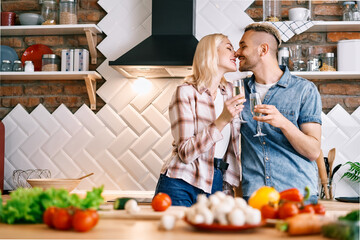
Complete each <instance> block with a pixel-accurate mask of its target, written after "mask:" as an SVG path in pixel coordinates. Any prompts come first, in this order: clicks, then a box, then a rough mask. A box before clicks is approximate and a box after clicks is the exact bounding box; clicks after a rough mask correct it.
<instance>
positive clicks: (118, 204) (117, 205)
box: [114, 198, 132, 210]
mask: <svg viewBox="0 0 360 240" xmlns="http://www.w3.org/2000/svg"><path fill="white" fill-rule="evenodd" d="M130 199H132V198H117V199H116V200H115V202H114V209H115V210H123V209H125V203H126V202H127V201H129V200H130Z"/></svg>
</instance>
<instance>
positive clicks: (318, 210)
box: [313, 203, 326, 215]
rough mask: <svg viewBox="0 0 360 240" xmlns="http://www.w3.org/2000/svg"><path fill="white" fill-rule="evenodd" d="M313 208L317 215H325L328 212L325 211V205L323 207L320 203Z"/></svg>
mask: <svg viewBox="0 0 360 240" xmlns="http://www.w3.org/2000/svg"><path fill="white" fill-rule="evenodd" d="M313 208H314V210H315V213H316V214H320V215H325V212H326V211H325V207H324V205H322V204H320V203H318V204H314V205H313Z"/></svg>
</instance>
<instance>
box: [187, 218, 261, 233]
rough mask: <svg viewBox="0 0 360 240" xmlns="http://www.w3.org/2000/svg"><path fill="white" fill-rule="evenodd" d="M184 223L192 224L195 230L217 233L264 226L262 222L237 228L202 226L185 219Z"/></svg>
mask: <svg viewBox="0 0 360 240" xmlns="http://www.w3.org/2000/svg"><path fill="white" fill-rule="evenodd" d="M184 221H185V222H187V223H188V224H190V225H191V226H193V227H194V228H196V229H197V230H202V231H217V232H237V231H243V230H247V229H252V228H257V227H261V226H263V225H264V223H263V222H261V223H259V224H245V225H242V226H236V225H231V224H227V225H222V224H220V223H213V224H205V223H200V224H195V223H192V222H190V221H189V220H187V218H184Z"/></svg>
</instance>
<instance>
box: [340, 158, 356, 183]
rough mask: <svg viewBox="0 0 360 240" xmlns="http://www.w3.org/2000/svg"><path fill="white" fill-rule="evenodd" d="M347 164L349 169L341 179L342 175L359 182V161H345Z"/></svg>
mask: <svg viewBox="0 0 360 240" xmlns="http://www.w3.org/2000/svg"><path fill="white" fill-rule="evenodd" d="M346 164H349V165H350V169H349V171H347V172H346V173H344V175H343V176H342V177H341V179H343V178H344V177H346V178H348V179H349V180H350V181H352V182H358V183H360V163H359V162H350V161H349V162H346V163H345V164H344V165H346Z"/></svg>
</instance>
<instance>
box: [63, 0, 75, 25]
mask: <svg viewBox="0 0 360 240" xmlns="http://www.w3.org/2000/svg"><path fill="white" fill-rule="evenodd" d="M76 7H77V2H76V0H60V24H77V8H76Z"/></svg>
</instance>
